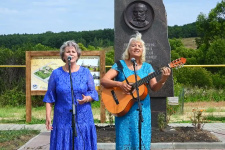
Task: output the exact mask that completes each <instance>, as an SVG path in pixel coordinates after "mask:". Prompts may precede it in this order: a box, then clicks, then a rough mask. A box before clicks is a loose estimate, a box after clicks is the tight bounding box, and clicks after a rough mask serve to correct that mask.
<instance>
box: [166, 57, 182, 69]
mask: <svg viewBox="0 0 225 150" xmlns="http://www.w3.org/2000/svg"><path fill="white" fill-rule="evenodd" d="M185 63H186V58H183V57H181V58H178V59H176V60H174V61H172V62H171V63H169V67H170V68H177V67H182V66H183V65H184V64H185Z"/></svg>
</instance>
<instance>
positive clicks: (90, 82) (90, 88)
mask: <svg viewBox="0 0 225 150" xmlns="http://www.w3.org/2000/svg"><path fill="white" fill-rule="evenodd" d="M87 76H88V83H87V86H88V89H87V94H86V96H91V97H92V99H93V100H94V101H98V92H97V91H96V89H95V83H94V79H93V76H92V74H91V73H90V71H89V70H87Z"/></svg>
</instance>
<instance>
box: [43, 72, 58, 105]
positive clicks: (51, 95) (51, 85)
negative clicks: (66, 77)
mask: <svg viewBox="0 0 225 150" xmlns="http://www.w3.org/2000/svg"><path fill="white" fill-rule="evenodd" d="M55 76H56V74H55V72H54V71H53V72H52V74H51V76H50V78H49V81H48V90H47V92H46V94H45V96H44V99H43V102H46V103H54V102H55V100H56V83H55Z"/></svg>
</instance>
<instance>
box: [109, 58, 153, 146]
mask: <svg viewBox="0 0 225 150" xmlns="http://www.w3.org/2000/svg"><path fill="white" fill-rule="evenodd" d="M120 62H121V64H122V66H123V71H124V74H125V75H126V77H129V76H130V75H134V71H132V70H130V69H129V68H128V67H127V65H126V63H125V61H124V60H120ZM112 69H115V70H117V71H118V72H119V74H118V75H117V77H116V78H115V80H116V81H124V80H125V78H124V75H123V73H122V71H121V70H119V69H118V67H117V64H116V63H115V64H114V65H113V66H112ZM151 72H154V69H153V68H152V66H151V65H150V64H148V63H145V62H144V63H143V64H142V67H141V69H139V70H137V71H136V73H137V75H138V76H139V77H140V78H144V77H146V76H147V75H148V74H149V73H151ZM141 103H142V104H143V105H142V115H143V120H144V121H143V122H142V128H141V131H142V132H141V139H142V142H141V143H142V144H141V145H142V148H141V149H142V150H150V146H151V108H150V96H149V95H147V96H146V98H145V99H144V100H142V101H141ZM137 109H138V103H137V102H135V103H134V105H133V106H132V107H131V109H130V110H129V111H128V113H127V114H126V115H124V116H122V117H115V126H116V149H117V150H138V149H139V130H138V121H139V112H138V111H137Z"/></svg>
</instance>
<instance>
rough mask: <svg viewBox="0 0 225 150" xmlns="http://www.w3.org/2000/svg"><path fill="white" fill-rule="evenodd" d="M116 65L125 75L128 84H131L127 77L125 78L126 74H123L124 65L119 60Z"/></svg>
mask: <svg viewBox="0 0 225 150" xmlns="http://www.w3.org/2000/svg"><path fill="white" fill-rule="evenodd" d="M116 64H117V67H118V69H119V70H121V71H122V73H123V75H124V78H125V80H126V82H127V84H129V82H128V80H127V77H126V76H125V74H124V72H123V65H122V64H121V62H120V60H118V61H117V62H116Z"/></svg>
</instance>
